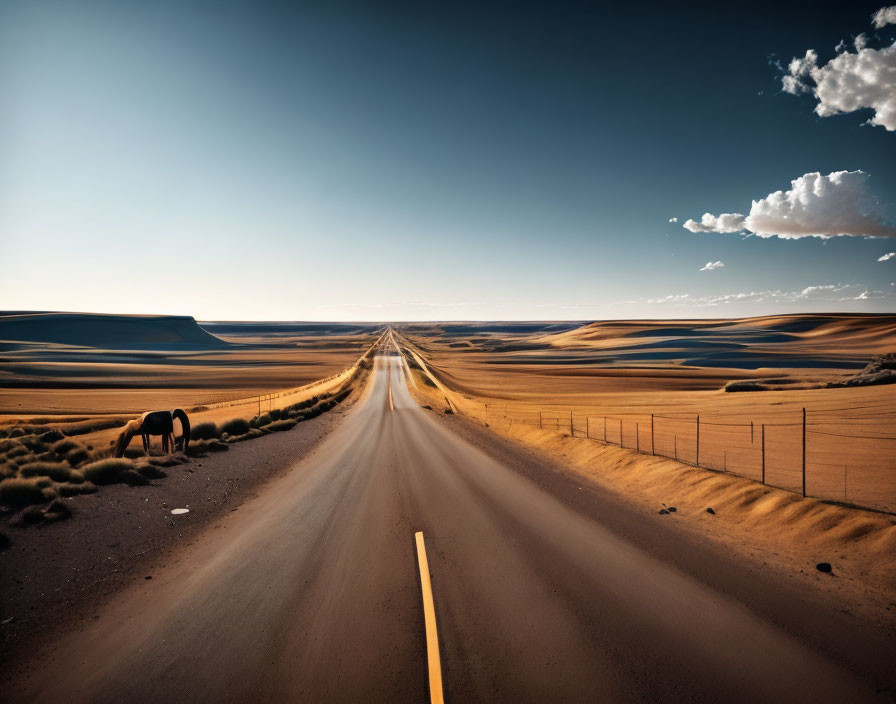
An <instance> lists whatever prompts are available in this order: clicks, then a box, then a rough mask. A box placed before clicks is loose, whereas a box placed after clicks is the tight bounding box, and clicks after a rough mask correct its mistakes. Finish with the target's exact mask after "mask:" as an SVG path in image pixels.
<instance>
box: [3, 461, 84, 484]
mask: <svg viewBox="0 0 896 704" xmlns="http://www.w3.org/2000/svg"><path fill="white" fill-rule="evenodd" d="M19 473H20V474H21V475H22V476H23V477H49V478H50V479H52V480H53V481H55V482H69V481H77V478H80V479H81V481H84V475H82V474H81V473H80V472H78V471H77V470H74V469H72V468H71V467H69V466H68V465H67V464H64V463H62V462H29V463H28V464H24V465H22V466H21V467H19ZM72 475H75V478H73V477H72Z"/></svg>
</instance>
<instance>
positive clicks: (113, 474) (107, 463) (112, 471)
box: [81, 458, 136, 484]
mask: <svg viewBox="0 0 896 704" xmlns="http://www.w3.org/2000/svg"><path fill="white" fill-rule="evenodd" d="M132 467H133V465H132V464H131V463H130V462H129V461H128V460H122V459H113V458H110V459H106V460H99V461H98V462H91V463H90V464H88V465H85V466H84V467H82V468H81V472H82V473H83V475H84V478H85V479H86V480H87V481H89V482H93V483H94V484H114V483H115V482H117V481H119V476H120V475H121V474H122V473H123V472H128V471H132V469H131V468H132ZM133 473H134V474H136V472H133Z"/></svg>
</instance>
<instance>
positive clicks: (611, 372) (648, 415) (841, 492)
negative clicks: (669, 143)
mask: <svg viewBox="0 0 896 704" xmlns="http://www.w3.org/2000/svg"><path fill="white" fill-rule="evenodd" d="M552 327H554V326H553V325H551V324H543V325H537V324H533V325H530V326H526V325H514V324H476V323H464V324H451V323H446V324H430V325H425V324H418V325H407V326H398V327H397V331H398V333H399V335H400V336H401V337H402V338H403V339H405V340H407V342H408V343H410V345H411V346H412V347H413V348H414V349H415V350H416V351H417V352H419V354H420V355H421V357H422V358H423V359H424V360H425V363H426V364H427V365H428V367H429V368H430V369H431V370H432V371H433V373H434V375H435V376H436V378H437V379H439V380H440V381H441V382H442V383H443V384H444V385H445V387H446V389H450V390H451V391H454V392H456V393H455V394H454V395H453V396H452V401H453V402H454V403H456V404H457V405H458V406H460V407H461V408H462V410H464V411H465V412H467V413H468V414H470V415H473V416H475V417H478V418H479V419H481V420H483V421H487V422H489V423H490V424H492V425H496V426H497V425H501V424H503V425H505V426H510V425H512V424H513V423H517V424H525V425H529V426H531V427H539V428H544V429H554V430H556V431H560V432H563V433H565V434H567V435H568V434H573V435H575V436H576V437H585V436H589V437H591V438H594V439H597V440H601V441H603V440H604V439H605V440H606V441H607V442H608V443H611V444H616V445H621V446H623V447H626V448H632V449H639V450H640V451H642V452H647V453H651V454H656V455H661V456H665V457H670V458H677V459H678V460H680V461H682V462H684V463H690V464H695V463H697V461H698V457H697V417H698V416H699V418H700V447H699V452H700V454H699V464H700V466H701V467H706V468H710V469H717V470H721V471H727V472H730V473H735V474H740V475H743V476H746V477H748V478H750V479H755V480H761V479H762V476H763V434H764V446H765V451H764V456H765V463H764V464H765V481H766V483H767V484H768V485H771V486H777V487H781V488H784V489H787V490H790V491H797V492H802V477H803V471H802V465H803V426H802V420H803V418H802V416H803V409H804V408H805V409H806V453H805V462H806V493H807V494H808V495H810V496H815V497H819V498H824V499H829V500H834V501H843V502H846V503H853V504H857V505H861V506H865V507H869V508H875V509H879V510H884V511H896V386H893V385H879V386H866V387H855V388H852V387H850V388H806V387H810V386H818V385H821V384H824V383H825V382H828V381H838V380H843V379H846V378H848V377H849V376H851V375H852V374H854V373H856V372H857V371H858V370H859V369H860V368H861V367H863V366H864V365H865V363H867V362H868V361H869V360H870V359H871V358H872V357H873V356H875V355H879V354H883V353H886V352H891V351H894V350H896V316H862V315H833V314H832V315H823V316H821V315H819V316H812V315H798V316H776V317H765V318H753V319H744V320H716V321H665V320H664V321H612V322H606V323H590V324H585V325H583V326H579V327H573V328H569V329H560V330H558V331H553V330H552ZM772 365H773V366H772ZM769 378H771V379H774V380H775V381H776V382H777V384H778V387H779V388H781V389H782V390H776V391H749V392H737V393H732V392H725V391H724V387H725V384H726V383H727V382H729V381H733V380H744V379H769ZM763 425H764V426H765V428H764V431H763Z"/></svg>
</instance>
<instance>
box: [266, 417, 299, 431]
mask: <svg viewBox="0 0 896 704" xmlns="http://www.w3.org/2000/svg"><path fill="white" fill-rule="evenodd" d="M295 427H296V422H295V421H294V420H289V419H287V420H277V421H274V422H273V423H271V424H270V425H269V426H268V430H273V431H278V430H290V429H291V428H295Z"/></svg>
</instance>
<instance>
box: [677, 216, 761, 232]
mask: <svg viewBox="0 0 896 704" xmlns="http://www.w3.org/2000/svg"><path fill="white" fill-rule="evenodd" d="M745 221H746V218H745V217H744V216H743V215H740V214H739V213H722V214H721V215H719V216H718V217H716V216H715V215H712V214H711V213H704V214H703V217H702V218H700V222H696V221H694V220H688V221H686V222H685V224H684V227H685V228H686V229H688V230H690V231H691V232H740V231H741V230H743V229H744V228H745Z"/></svg>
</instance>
